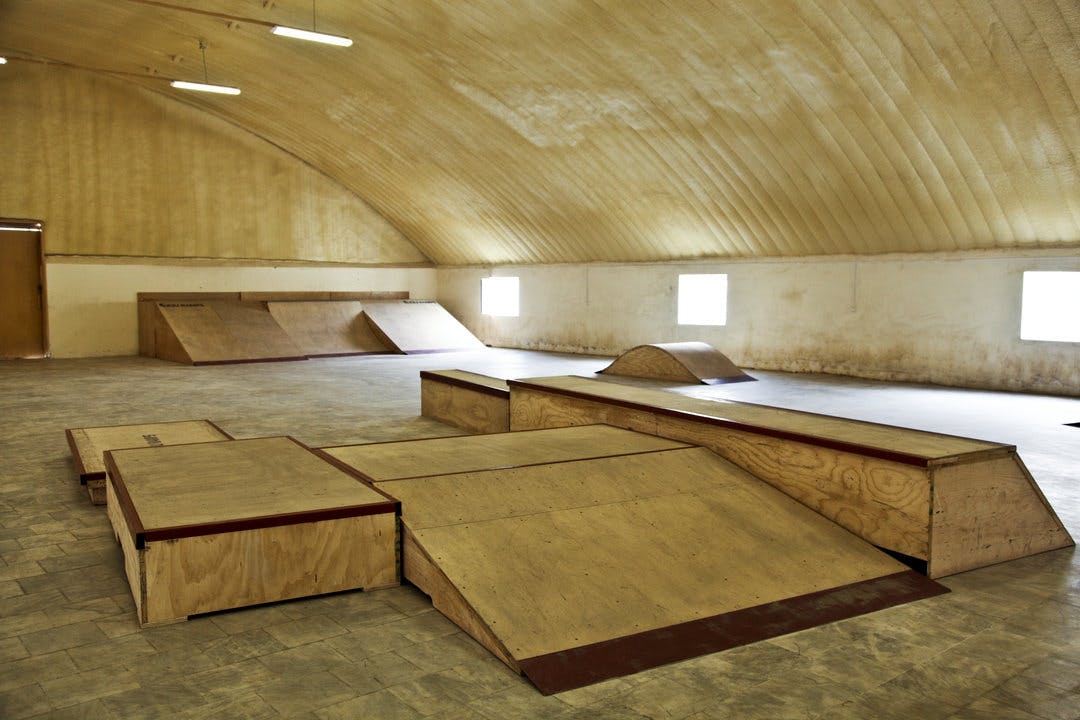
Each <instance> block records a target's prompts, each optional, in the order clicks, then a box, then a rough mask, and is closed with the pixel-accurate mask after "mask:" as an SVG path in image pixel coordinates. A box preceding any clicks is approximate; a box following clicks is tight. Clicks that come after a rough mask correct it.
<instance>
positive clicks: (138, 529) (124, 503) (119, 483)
mask: <svg viewBox="0 0 1080 720" xmlns="http://www.w3.org/2000/svg"><path fill="white" fill-rule="evenodd" d="M102 457H103V458H104V461H105V471H106V473H107V474H108V478H109V479H108V480H106V482H109V481H111V482H112V484H113V488H114V489H115V490H116V499H117V500H119V501H120V512H122V513H123V514H124V520H125V521H127V526H128V530H129V531H130V532H131V539H132V540H133V541H134V543H135V548H136V549H137V550H141V549H143V547H145V546H146V529H145V528H144V527H143V524H142V518H140V517H139V511H138V510H136V509H135V503H133V502H132V501H131V495H130V494H129V493H128V489H127V485H125V484H124V478H123V476H122V475H121V474H120V470H119V468H117V467H116V461H115V460H113V451H112V450H106V451H105V452H104V454H103V455H102Z"/></svg>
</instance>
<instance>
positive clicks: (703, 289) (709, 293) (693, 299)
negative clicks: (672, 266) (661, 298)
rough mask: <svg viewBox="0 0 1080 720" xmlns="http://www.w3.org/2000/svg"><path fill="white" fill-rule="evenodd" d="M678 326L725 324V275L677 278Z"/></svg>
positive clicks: (683, 276) (681, 276)
mask: <svg viewBox="0 0 1080 720" xmlns="http://www.w3.org/2000/svg"><path fill="white" fill-rule="evenodd" d="M678 314H679V324H680V325H726V324H727V275H680V276H679V311H678Z"/></svg>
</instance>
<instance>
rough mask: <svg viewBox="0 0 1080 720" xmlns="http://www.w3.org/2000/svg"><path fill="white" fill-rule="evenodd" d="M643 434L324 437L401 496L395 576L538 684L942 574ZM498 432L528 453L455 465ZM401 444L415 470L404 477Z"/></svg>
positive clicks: (810, 618)
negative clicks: (356, 443) (363, 443)
mask: <svg viewBox="0 0 1080 720" xmlns="http://www.w3.org/2000/svg"><path fill="white" fill-rule="evenodd" d="M556 432H557V433H561V434H562V435H561V436H556V435H552V436H551V439H556V438H558V439H559V442H554V443H552V442H548V439H547V438H546V436H545V433H556ZM570 432H573V433H576V435H577V436H576V437H573V438H571V437H566V436H567V434H568V433H570ZM590 439H591V440H592V442H590ZM639 439H640V441H641V443H644V444H639V443H638V440H639ZM454 440H462V441H470V442H471V444H473V445H477V447H472V448H470V449H469V450H468V451H466V452H464V453H459V454H454V453H452V452H448V448H447V447H445V446H446V445H448V444H452V443H453V441H454ZM656 440H657V438H644V437H641V436H637V435H636V434H634V433H628V432H627V431H622V432H620V431H617V430H615V429H613V428H610V427H604V426H593V427H580V428H564V429H561V430H557V431H548V430H540V431H532V432H514V433H505V434H493V435H485V436H482V439H480V438H460V439H457V438H448V439H440V440H419V441H414V442H410V443H392V444H391V443H386V444H382V445H374V446H370V447H371V448H373V450H368V451H363V452H360V451H353V452H344V451H342V449H335V450H334V454H335V455H337V457H338V458H339V462H340V461H341V459H344V458H347V462H349V463H350V464H353V463H355V464H354V465H353V466H354V467H356V468H357V469H359V470H361V471H364V472H365V473H366V474H368V476H369V477H370V478H371V479H372V480H374V481H375V482H376V483H377V485H376V486H377V487H378V488H379V489H380V490H382V491H384V492H387V493H388V494H390V495H392V496H394V497H396V498H398V499H399V500H401V503H402V533H403V540H402V543H403V557H404V568H403V571H404V576H405V577H406V578H407V579H408V580H410V581H411V582H413V583H414V584H415V585H417V586H418V587H419V588H420V589H422V590H423V591H424V592H426V593H427V594H429V595H430V596H431V597H432V601H433V602H434V604H435V607H436V608H438V609H439V610H440V611H442V612H443V613H444V614H445V615H447V616H448V617H450V618H451V619H452V620H453V621H454V622H456V623H457V624H458V625H459V626H461V627H462V628H463V629H464V630H466V632H468V633H469V634H471V635H472V636H473V637H474V638H476V639H477V640H478V641H479V642H480V643H481V644H483V645H484V646H485V647H487V648H488V649H489V650H490V651H491V652H492V653H494V654H495V655H496V656H497V657H499V658H500V659H501V660H503V662H505V663H506V664H507V665H509V666H510V667H512V668H514V669H515V670H517V671H518V672H521V673H523V674H524V675H525V676H526V677H528V678H529V679H530V680H531V681H532V682H533V683H534V684H535V685H536V686H537V687H538V688H539V689H540V690H541V691H542V692H544V693H552V692H558V691H561V690H566V689H570V688H573V687H578V686H581V685H585V684H589V683H592V682H596V681H599V680H603V679H606V678H611V677H616V676H620V675H625V674H629V673H633V672H637V671H639V670H643V669H646V668H649V667H654V666H656V665H660V664H664V663H668V662H672V661H676V660H680V659H686V658H689V657H694V656H697V655H701V654H704V653H709V652H715V651H718V650H723V649H726V648H729V647H733V646H736V645H741V644H745V643H748V642H753V641H756V640H760V639H763V638H767V637H773V636H776V635H780V634H783V633H787V632H792V631H794V630H799V629H803V628H806V627H812V626H814V625H818V624H821V623H823V622H829V621H832V620H837V619H840V618H843V617H850V616H853V615H858V614H861V613H865V612H870V611H873V610H876V609H879V608H883V607H888V606H891V605H895V604H899V603H903V602H907V601H910V600H914V599H918V598H922V597H927V596H929V595H933V594H938V593H940V592H944V589H943V588H942V587H941V586H939V585H937V584H936V583H933V582H932V581H929V580H927V579H926V578H924V577H922V576H921V575H918V574H917V573H915V572H913V571H910V570H908V569H907V568H906V567H905V566H903V565H902V564H900V563H898V562H897V561H895V560H893V559H892V558H890V557H888V556H886V555H885V554H883V553H881V552H880V551H878V550H876V549H875V548H873V547H872V546H870V545H869V544H867V543H866V542H864V541H862V540H860V539H859V538H857V537H856V536H854V535H852V534H851V533H849V532H847V531H846V530H844V529H843V528H840V527H839V526H837V525H836V524H834V523H832V522H830V521H828V520H826V519H825V518H823V517H821V516H820V515H818V514H816V513H814V512H813V511H811V510H809V509H807V508H806V507H804V506H803V505H801V504H800V503H798V502H796V501H795V500H792V499H791V498H789V497H787V496H786V495H784V494H783V493H781V492H780V491H778V490H776V489H775V488H773V487H771V486H769V485H768V484H766V483H764V482H762V481H760V480H758V479H757V478H755V477H754V476H752V475H750V474H749V473H748V472H746V471H743V470H741V469H739V468H738V467H736V466H735V465H733V464H731V463H729V462H727V461H725V460H723V459H722V458H720V457H719V456H717V455H715V454H714V453H712V452H711V451H709V450H706V449H704V448H699V447H692V446H685V445H678V444H676V445H674V446H673V445H672V444H666V445H665V444H659V445H658V444H656V442H655V441H656ZM477 441H479V445H478V444H477ZM480 445H482V446H483V447H482V448H481V447H480ZM569 445H576V446H577V447H580V448H581V454H580V455H579V457H585V458H587V459H576V460H575V459H568V453H567V452H566V451H565V450H559V447H560V446H564V447H565V446H569ZM391 446H393V447H391ZM404 446H410V447H404ZM538 448H543V449H538ZM515 450H520V451H521V455H520V457H521V460H522V461H523V462H537V461H540V462H541V463H542V464H522V465H519V466H516V467H501V468H497V469H487V470H484V469H478V470H468V471H464V472H454V471H455V470H459V469H461V468H483V467H490V466H492V465H496V464H499V463H506V462H508V461H509V462H513V460H512V458H514V457H515ZM406 451H407V452H406ZM574 454H577V453H574V452H571V453H570V455H574ZM605 454H606V456H604V455H605ZM464 456H468V457H470V458H472V460H464V461H463V457H464ZM416 458H430V459H431V462H430V463H429V464H428V466H427V467H428V470H427V472H428V473H429V475H427V476H424V477H409V476H415V475H416V474H417V473H418V469H417V466H416ZM545 460H547V462H543V461H545ZM365 467H366V468H368V469H369V470H370V472H368V471H366V470H365ZM447 472H448V473H449V474H439V473H447ZM395 475H396V476H398V477H402V478H404V479H393V477H394V476H395Z"/></svg>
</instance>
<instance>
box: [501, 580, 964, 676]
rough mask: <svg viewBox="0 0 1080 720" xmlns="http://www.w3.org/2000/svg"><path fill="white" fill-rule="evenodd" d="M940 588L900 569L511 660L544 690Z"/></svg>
mask: <svg viewBox="0 0 1080 720" xmlns="http://www.w3.org/2000/svg"><path fill="white" fill-rule="evenodd" d="M947 592H949V589H948V588H947V587H945V586H943V585H941V584H939V583H937V582H934V581H933V580H930V579H928V578H926V577H923V576H922V575H919V574H918V573H917V572H915V571H914V570H904V571H901V572H898V573H893V574H891V575H886V576H883V577H879V578H874V579H871V580H864V581H861V582H856V583H851V584H848V585H842V586H840V587H837V588H831V589H829V590H821V591H818V592H813V593H808V594H806V595H799V596H796V597H792V598H786V599H784V600H778V601H776V602H771V603H766V604H763V605H758V606H755V607H751V608H745V609H742V610H736V611H734V612H730V613H724V614H721V615H715V616H713V617H708V618H702V619H699V620H691V621H689V622H685V623H679V624H677V625H671V626H669V627H665V628H658V629H656V630H648V631H645V632H641V633H635V634H633V635H627V636H624V637H620V638H614V639H612V640H605V641H602V642H598V643H592V644H590V645H583V646H581V647H577V648H571V649H568V650H562V651H559V652H554V653H549V654H546V655H538V656H536V657H531V658H526V659H523V660H518V661H517V662H518V665H519V666H520V668H521V671H522V672H523V673H524V674H525V676H526V677H527V678H528V679H529V680H530V681H531V682H532V683H533V685H535V686H536V687H537V689H538V690H540V692H541V693H542V694H544V695H550V694H552V693H556V692H562V691H564V690H571V689H573V688H578V687H582V686H584V685H589V684H591V683H594V682H599V681H601V680H607V679H609V678H614V677H621V676H623V675H629V674H632V673H636V672H640V671H641V670H647V669H649V668H654V667H658V666H660V665H665V664H667V663H672V662H678V661H680V660H687V659H689V658H693V657H698V656H700V655H706V654H709V653H713V652H719V651H721V650H728V649H730V648H733V647H738V646H740V645H747V644H749V643H752V642H757V641H759V640H765V639H767V638H772V637H778V636H780V635H785V634H787V633H791V632H796V631H798V630H805V629H807V628H811V627H817V626H819V625H824V624H826V623H830V622H835V621H837V620H843V619H845V618H850V617H856V616H858V615H865V614H867V613H870V612H875V611H877V610H882V609H885V608H888V607H893V606H895V605H902V604H904V603H908V602H912V601H914V600H921V599H924V598H929V597H934V596H935V595H942V594H944V593H947ZM515 659H516V658H515Z"/></svg>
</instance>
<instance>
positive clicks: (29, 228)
mask: <svg viewBox="0 0 1080 720" xmlns="http://www.w3.org/2000/svg"><path fill="white" fill-rule="evenodd" d="M0 230H6V231H7V232H41V223H37V224H35V225H7V224H5V223H0Z"/></svg>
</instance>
